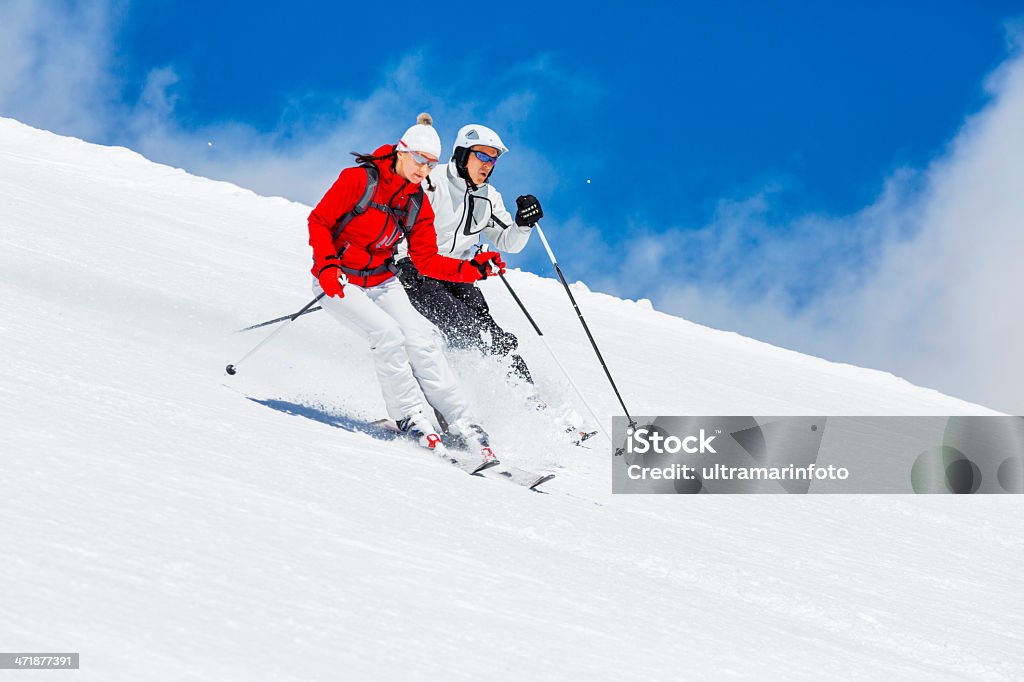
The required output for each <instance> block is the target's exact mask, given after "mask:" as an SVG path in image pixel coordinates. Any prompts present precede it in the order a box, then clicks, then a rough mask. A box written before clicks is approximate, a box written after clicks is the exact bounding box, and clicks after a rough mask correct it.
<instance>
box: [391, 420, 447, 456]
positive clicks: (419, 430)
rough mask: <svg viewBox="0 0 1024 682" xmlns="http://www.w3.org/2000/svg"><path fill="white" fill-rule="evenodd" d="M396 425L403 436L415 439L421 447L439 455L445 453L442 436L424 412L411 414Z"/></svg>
mask: <svg viewBox="0 0 1024 682" xmlns="http://www.w3.org/2000/svg"><path fill="white" fill-rule="evenodd" d="M396 423H397V425H398V430H399V431H400V432H401V433H402V435H403V436H406V437H408V438H411V439H413V440H414V441H416V442H417V443H419V445H420V447H424V448H427V449H428V450H433V451H434V452H438V453H440V452H444V450H445V448H444V443H442V442H441V436H440V435H439V434H438V433H437V430H436V429H434V425H433V424H431V423H430V420H429V419H427V418H426V417H425V416H424V415H423V413H422V412H416V413H414V414H410V415H409V416H408V417H406V418H405V419H401V420H399V421H398V422H396Z"/></svg>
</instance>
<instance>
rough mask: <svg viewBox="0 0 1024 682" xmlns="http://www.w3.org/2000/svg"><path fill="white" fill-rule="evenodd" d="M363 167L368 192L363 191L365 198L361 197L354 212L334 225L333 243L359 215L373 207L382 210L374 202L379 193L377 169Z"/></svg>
mask: <svg viewBox="0 0 1024 682" xmlns="http://www.w3.org/2000/svg"><path fill="white" fill-rule="evenodd" d="M362 167H363V168H365V169H366V190H364V191H363V196H361V197H359V201H357V202H356V205H355V206H353V207H352V210H351V211H349V212H348V213H346V214H345V215H343V216H341V217H340V218H338V222H336V223H334V228H333V229H332V230H331V239H332V240H333V241H337V240H338V237H339V236H340V235H341V232H342V230H344V229H345V226H346V225H348V224H349V223H350V222H351V221H352V219H353V218H355V217H356V216H357V215H362V214H363V213H366V209H368V208H370V207H371V206H373V207H374V208H381V206H380V204H378V203H376V202H374V201H373V194H374V192H376V191H377V180H378V178H379V175H378V173H377V167H376V166H374V165H373V164H372V163H366V164H363V166H362Z"/></svg>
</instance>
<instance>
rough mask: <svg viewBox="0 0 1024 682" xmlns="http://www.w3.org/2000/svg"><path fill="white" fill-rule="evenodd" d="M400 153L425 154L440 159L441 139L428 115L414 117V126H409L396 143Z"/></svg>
mask: <svg viewBox="0 0 1024 682" xmlns="http://www.w3.org/2000/svg"><path fill="white" fill-rule="evenodd" d="M398 151H400V152H426V153H427V154H430V155H431V156H433V157H434V158H441V138H440V137H438V135H437V131H436V130H434V119H433V118H431V117H430V114H426V113H424V114H420V115H419V116H417V117H416V125H414V126H410V127H409V129H408V130H406V131H405V134H404V135H402V139H400V140H399V141H398Z"/></svg>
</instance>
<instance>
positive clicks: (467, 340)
mask: <svg viewBox="0 0 1024 682" xmlns="http://www.w3.org/2000/svg"><path fill="white" fill-rule="evenodd" d="M398 277H399V279H400V280H401V281H402V286H404V287H405V291H406V293H407V294H409V300H410V301H412V305H413V307H414V308H416V310H418V311H419V312H420V314H421V315H423V317H425V318H427V319H428V320H430V321H431V322H433V323H434V324H435V325H437V327H438V328H439V329H440V330H441V332H442V333H443V334H444V336H445V340H446V341H447V342H448V345H449V346H451V347H452V348H478V349H480V350H481V351H483V352H484V353H490V354H491V355H502V356H504V355H507V356H509V358H510V359H511V361H512V372H511V373H510V374H515V375H516V376H518V377H520V378H522V379H524V380H526V381H528V382H530V383H531V384H532V383H533V377H531V376H530V370H529V369H528V368H527V366H526V363H525V362H524V361H523V358H522V357H520V356H519V355H518V354H517V353H515V352H514V351H515V350H516V349H517V348H518V347H519V339H517V338H516V337H515V335H514V334H511V333H509V332H507V331H505V330H504V329H502V328H501V327H500V326H498V323H497V322H495V321H494V318H493V317H491V311H490V308H489V307H488V306H487V300H486V299H484V294H483V292H482V291H480V289H478V288H477V287H476V286H474V285H473V284H464V283H462V282H445V281H443V280H439V279H433V278H431V277H424V276H423V275H421V274H420V273H419V272H418V271H417V270H416V267H415V266H414V265H413V264H412V261H410V260H409V259H405V260H403V261H402V262H401V263H399V264H398ZM484 330H486V331H487V332H488V333H489V334H490V337H491V341H490V343H488V342H487V341H486V340H485V339H484V337H483V334H482V332H483V331H484Z"/></svg>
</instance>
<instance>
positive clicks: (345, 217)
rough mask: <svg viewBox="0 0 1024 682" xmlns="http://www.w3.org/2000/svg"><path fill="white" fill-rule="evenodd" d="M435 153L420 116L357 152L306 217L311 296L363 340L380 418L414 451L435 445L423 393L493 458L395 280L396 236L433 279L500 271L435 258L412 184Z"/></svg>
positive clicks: (469, 278)
mask: <svg viewBox="0 0 1024 682" xmlns="http://www.w3.org/2000/svg"><path fill="white" fill-rule="evenodd" d="M440 153H441V140H440V138H439V137H438V135H437V132H436V131H435V130H434V128H433V125H432V124H431V119H430V116H429V115H427V114H421V115H420V117H419V119H418V123H417V124H416V125H414V126H412V127H410V128H409V129H408V130H407V131H406V132H405V134H404V135H403V136H402V137H401V139H400V140H399V141H398V144H396V145H384V146H382V147H380V148H378V149H377V150H376V151H375V152H374V153H373V154H372V155H370V154H362V155H356V160H357V161H358V162H359V164H360V166H358V167H355V168H346V169H345V170H343V171H342V172H341V175H340V176H339V177H338V179H337V181H335V183H334V185H332V186H331V188H330V189H329V190H328V191H327V194H325V195H324V197H323V199H321V200H320V203H319V204H317V206H316V208H315V209H313V212H312V213H310V214H309V244H310V246H312V247H313V270H312V272H313V276H314V278H315V280H314V282H313V290H314V291H315V292H316V293H320V292H323V293H324V294H326V296H324V297H323V299H322V300H321V305H323V307H324V309H325V310H327V312H329V313H330V314H331V315H332V316H334V317H335V318H336V319H338V320H339V321H340V322H342V323H343V324H344V325H346V326H348V327H350V328H351V329H354V330H355V331H357V332H359V333H361V334H363V335H364V336H365V337H366V338H367V340H368V341H369V343H370V353H371V355H372V357H373V361H374V365H375V368H376V371H377V379H378V380H379V381H380V386H381V392H382V393H383V394H384V403H385V405H386V407H387V411H388V416H390V417H391V418H392V419H394V420H395V422H396V423H397V424H398V427H399V429H401V430H402V431H403V432H404V433H406V434H408V435H410V436H412V437H414V438H415V439H416V440H417V441H418V442H419V443H420V445H422V446H423V447H427V448H430V449H432V450H437V449H442V448H443V447H444V446H443V445H442V444H441V438H440V436H439V435H438V433H437V430H436V429H435V428H434V426H433V424H432V423H431V420H430V418H429V417H428V416H427V414H428V412H427V410H425V409H424V407H425V406H424V405H423V403H422V400H421V398H420V390H421V389H422V391H423V395H424V396H425V397H426V399H427V401H428V402H429V403H430V406H431V407H433V408H434V409H436V410H437V412H438V413H439V414H440V415H441V416H443V418H444V419H445V420H446V421H447V422H448V428H449V431H450V432H451V433H452V434H454V435H456V436H458V437H461V438H463V439H464V440H465V441H466V444H467V445H468V446H469V447H470V449H471V450H472V451H475V452H478V453H480V454H481V455H482V456H483V457H484V458H493V457H494V454H493V452H491V450H490V447H489V443H488V438H487V434H486V433H485V432H484V430H483V429H482V428H481V427H480V426H479V425H478V424H476V423H475V421H474V420H473V419H472V417H471V416H470V414H469V410H468V405H467V404H466V399H465V397H464V395H463V392H462V389H461V387H460V386H459V385H458V383H457V381H456V379H455V375H454V373H453V372H452V370H451V367H449V365H448V362H447V360H446V359H445V356H444V354H443V352H442V347H441V343H440V339H439V337H438V335H437V332H436V330H435V328H434V326H433V325H432V324H431V323H430V322H428V321H427V320H426V318H424V317H423V316H422V315H420V314H419V313H418V312H416V309H415V308H413V307H412V305H411V304H410V303H409V298H408V296H407V295H406V293H405V289H404V288H403V287H402V284H401V282H400V281H399V280H398V278H397V277H395V271H396V268H395V266H394V262H393V257H394V251H395V245H396V244H397V243H398V242H399V241H401V240H402V239H405V240H406V241H407V242H408V247H409V257H410V258H411V259H412V261H413V263H414V264H415V265H416V269H417V270H419V271H420V272H422V273H424V274H426V275H428V276H430V277H433V278H435V279H442V280H448V281H453V282H475V281H477V280H480V279H484V278H485V277H487V276H488V275H490V274H492V268H494V269H495V271H500V272H504V270H505V264H504V263H503V262H502V260H501V256H500V255H499V254H498V253H496V252H493V251H488V252H484V253H480V254H478V255H476V256H475V257H474V258H473V259H471V260H460V259H457V258H447V257H444V256H441V255H439V254H438V252H437V236H436V234H435V233H434V212H433V209H432V208H431V207H430V203H429V202H428V201H427V200H425V199H424V197H423V191H422V190H421V189H420V187H419V185H420V183H421V182H422V181H423V180H424V179H425V178H426V177H427V175H428V174H429V173H430V170H431V169H432V168H434V167H435V166H436V165H437V161H438V156H439V155H440Z"/></svg>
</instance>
